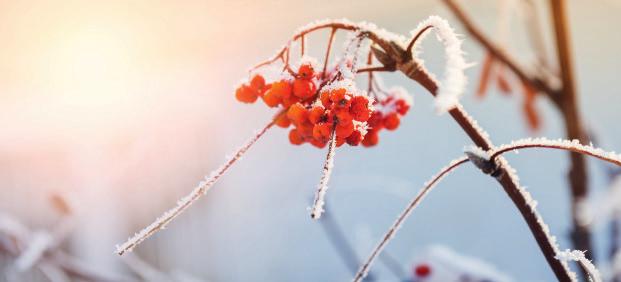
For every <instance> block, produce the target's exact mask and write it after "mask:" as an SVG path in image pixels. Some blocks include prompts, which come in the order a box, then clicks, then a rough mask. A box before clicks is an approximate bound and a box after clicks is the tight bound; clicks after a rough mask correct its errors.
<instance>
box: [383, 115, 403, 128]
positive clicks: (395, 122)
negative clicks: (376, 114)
mask: <svg viewBox="0 0 621 282" xmlns="http://www.w3.org/2000/svg"><path fill="white" fill-rule="evenodd" d="M383 123H384V128H386V129H388V130H395V129H397V127H399V124H400V123H401V118H399V115H398V114H397V113H390V114H388V115H386V116H385V117H384V120H383Z"/></svg>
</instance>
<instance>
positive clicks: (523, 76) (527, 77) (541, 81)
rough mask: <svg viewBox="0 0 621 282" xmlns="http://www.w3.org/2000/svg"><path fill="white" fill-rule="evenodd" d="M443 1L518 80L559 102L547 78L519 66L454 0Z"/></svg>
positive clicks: (556, 90)
mask: <svg viewBox="0 0 621 282" xmlns="http://www.w3.org/2000/svg"><path fill="white" fill-rule="evenodd" d="M444 3H446V5H447V6H448V7H449V9H450V10H451V11H452V12H453V14H454V15H455V17H457V19H459V21H460V22H461V23H462V24H463V26H464V28H466V30H467V31H468V33H469V34H470V35H471V36H472V37H473V38H474V39H475V40H476V41H478V42H479V43H480V44H481V45H483V47H484V48H485V49H487V51H488V52H490V53H491V54H492V56H494V58H496V59H497V60H498V61H500V62H501V63H503V64H504V65H506V66H507V67H508V68H509V69H511V71H512V72H513V73H515V75H517V76H518V77H519V78H520V80H522V81H527V82H528V83H529V84H531V85H532V86H533V88H535V89H537V90H539V91H541V92H544V93H545V94H547V95H548V97H550V99H552V101H553V102H555V103H558V102H559V98H558V96H559V94H558V93H559V91H558V89H555V88H554V87H552V86H551V85H550V83H549V80H550V79H549V78H546V77H540V76H538V75H535V74H532V73H529V72H528V71H526V70H525V69H524V68H523V67H521V66H520V65H519V64H518V63H517V61H516V60H515V59H513V58H512V57H511V56H510V55H509V54H507V53H505V52H504V51H503V49H502V48H500V47H498V45H496V44H494V43H493V42H492V41H491V40H490V39H488V37H486V36H485V35H484V34H483V32H482V31H481V30H480V29H479V28H477V27H476V26H475V25H474V23H473V21H472V20H471V19H470V18H469V17H468V16H467V15H466V13H465V12H464V11H463V9H462V8H461V7H460V6H459V5H458V4H457V3H456V2H455V1H454V0H444Z"/></svg>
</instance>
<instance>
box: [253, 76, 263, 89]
mask: <svg viewBox="0 0 621 282" xmlns="http://www.w3.org/2000/svg"><path fill="white" fill-rule="evenodd" d="M250 87H252V88H253V89H255V90H261V89H263V87H265V78H263V76H262V75H260V74H257V75H255V76H253V77H252V79H251V80H250Z"/></svg>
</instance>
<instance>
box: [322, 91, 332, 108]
mask: <svg viewBox="0 0 621 282" xmlns="http://www.w3.org/2000/svg"><path fill="white" fill-rule="evenodd" d="M319 99H320V100H321V104H322V105H323V106H324V107H325V108H326V109H329V108H331V107H332V101H330V92H328V91H324V92H321V94H320V95H319Z"/></svg>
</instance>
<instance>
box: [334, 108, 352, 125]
mask: <svg viewBox="0 0 621 282" xmlns="http://www.w3.org/2000/svg"><path fill="white" fill-rule="evenodd" d="M336 120H337V121H338V123H339V124H340V123H351V122H352V120H353V118H352V117H351V115H350V114H349V111H344V110H341V111H337V112H336Z"/></svg>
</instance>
